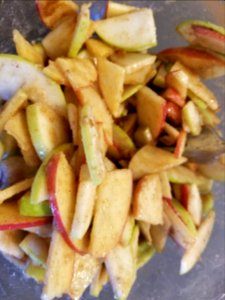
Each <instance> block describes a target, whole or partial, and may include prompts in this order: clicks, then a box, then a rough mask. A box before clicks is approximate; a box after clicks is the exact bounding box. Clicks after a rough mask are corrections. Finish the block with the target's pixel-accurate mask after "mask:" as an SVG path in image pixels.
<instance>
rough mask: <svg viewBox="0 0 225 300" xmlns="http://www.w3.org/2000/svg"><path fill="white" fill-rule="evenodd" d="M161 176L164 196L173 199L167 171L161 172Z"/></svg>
mask: <svg viewBox="0 0 225 300" xmlns="http://www.w3.org/2000/svg"><path fill="white" fill-rule="evenodd" d="M159 177H160V181H161V188H162V196H163V197H166V198H169V199H172V191H171V185H170V182H169V178H168V175H167V173H166V171H163V172H160V173H159Z"/></svg>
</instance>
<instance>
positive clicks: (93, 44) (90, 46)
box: [85, 38, 114, 57]
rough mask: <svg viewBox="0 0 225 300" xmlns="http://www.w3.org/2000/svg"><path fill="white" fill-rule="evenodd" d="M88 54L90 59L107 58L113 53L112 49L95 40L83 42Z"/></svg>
mask: <svg viewBox="0 0 225 300" xmlns="http://www.w3.org/2000/svg"><path fill="white" fill-rule="evenodd" d="M85 45H86V48H87V51H88V53H89V54H90V55H91V56H92V57H108V56H110V55H112V54H113V53H114V49H113V48H112V47H110V46H109V45H106V44H105V43H103V42H102V41H99V40H97V39H92V38H90V39H88V40H87V41H86V42H85Z"/></svg>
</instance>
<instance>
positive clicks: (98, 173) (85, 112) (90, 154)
mask: <svg viewBox="0 0 225 300" xmlns="http://www.w3.org/2000/svg"><path fill="white" fill-rule="evenodd" d="M80 128H81V138H82V142H83V147H84V152H85V157H86V160H87V165H88V170H89V172H90V177H91V180H92V182H93V183H94V184H96V185H98V184H99V183H101V181H102V180H103V178H104V176H105V172H106V170H105V165H104V160H103V153H102V151H101V148H100V137H99V134H98V130H97V127H96V120H95V119H94V116H93V114H92V110H91V107H89V106H88V105H85V106H83V107H82V108H81V111H80Z"/></svg>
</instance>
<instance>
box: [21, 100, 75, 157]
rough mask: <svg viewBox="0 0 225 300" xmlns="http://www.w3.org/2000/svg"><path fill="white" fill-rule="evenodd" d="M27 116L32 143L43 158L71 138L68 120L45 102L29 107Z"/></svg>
mask: <svg viewBox="0 0 225 300" xmlns="http://www.w3.org/2000/svg"><path fill="white" fill-rule="evenodd" d="M26 117H27V124H28V130H29V133H30V136H31V140H32V143H33V145H34V147H35V150H36V152H37V154H38V156H39V158H40V159H41V160H44V159H45V158H46V156H47V155H48V154H49V153H50V152H51V151H52V150H53V149H54V148H56V147H57V146H59V145H61V144H64V143H66V142H67V141H68V139H69V131H68V129H69V126H68V123H67V121H66V120H65V119H64V118H62V117H61V116H60V115H58V114H57V113H56V112H55V111H54V110H53V109H51V108H50V107H48V106H46V105H44V104H43V103H34V104H31V105H29V106H28V107H27V109H26Z"/></svg>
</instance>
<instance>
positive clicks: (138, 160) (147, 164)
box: [129, 145, 186, 180]
mask: <svg viewBox="0 0 225 300" xmlns="http://www.w3.org/2000/svg"><path fill="white" fill-rule="evenodd" d="M156 157H157V160H156V159H155V158H156ZM185 161H186V158H185V157H180V158H175V157H174V155H173V154H172V153H170V152H167V151H165V150H162V149H160V148H157V147H154V146H150V145H146V146H144V147H142V148H141V149H140V150H139V151H137V152H136V153H135V154H134V156H133V157H132V159H131V160H130V163H129V169H131V171H132V172H133V177H134V180H137V179H139V178H141V177H142V176H145V175H148V174H153V173H159V172H161V171H164V170H167V169H170V168H173V167H175V166H178V165H181V164H183V163H184V162H185Z"/></svg>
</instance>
